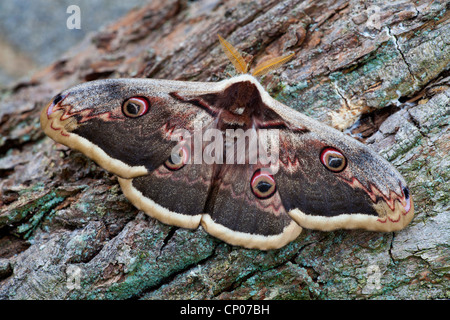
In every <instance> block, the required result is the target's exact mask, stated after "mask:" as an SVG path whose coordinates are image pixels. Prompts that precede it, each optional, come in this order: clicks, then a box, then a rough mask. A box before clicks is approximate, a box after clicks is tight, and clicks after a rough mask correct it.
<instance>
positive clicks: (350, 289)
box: [0, 0, 450, 299]
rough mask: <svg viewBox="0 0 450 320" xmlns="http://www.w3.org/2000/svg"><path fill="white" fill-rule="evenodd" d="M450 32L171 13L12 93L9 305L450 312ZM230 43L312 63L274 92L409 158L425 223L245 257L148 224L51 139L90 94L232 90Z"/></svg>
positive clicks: (441, 20) (360, 7)
mask: <svg viewBox="0 0 450 320" xmlns="http://www.w3.org/2000/svg"><path fill="white" fill-rule="evenodd" d="M449 20H450V6H449V3H448V2H447V1H444V0H441V1H431V0H419V1H397V0H391V1H373V2H372V1H371V2H368V1H353V0H352V1H343V0H334V1H332V0H328V1H299V0H285V1H274V0H254V1H237V0H231V1H220V0H202V1H195V2H190V1H180V0H169V1H154V2H152V3H151V4H149V5H148V6H146V7H145V8H143V9H141V10H137V11H133V12H130V13H129V14H128V15H127V16H125V17H124V18H123V19H121V20H120V21H118V22H117V23H115V24H113V25H111V26H109V27H108V28H105V29H104V30H102V31H101V32H99V33H97V34H94V35H93V36H92V37H90V38H88V39H86V40H85V41H84V42H83V43H82V44H81V45H79V46H78V47H77V48H74V49H72V50H71V51H70V52H69V53H68V54H67V55H66V56H65V57H62V58H61V59H60V60H58V61H56V62H55V63H54V64H52V65H51V66H49V67H48V68H46V69H45V70H42V71H41V72H39V73H38V74H36V75H35V76H34V77H33V78H32V79H30V80H29V81H27V82H21V83H17V84H16V85H15V86H14V87H12V88H8V89H3V90H2V91H1V97H0V99H1V100H0V103H1V105H0V134H1V137H0V178H1V181H0V208H1V209H0V299H124V298H141V299H182V298H185V299H340V298H345V299H361V298H368V299H445V298H447V299H448V298H449V297H450V296H449V292H450V288H449V283H450V282H449V277H450V274H449V270H450V252H449V251H450V250H449V238H450V221H449V219H450V218H449V217H450V200H449V194H450V186H449V178H450V157H449V150H450V142H449V141H450V131H449V114H450V71H449V66H450V24H449ZM217 34H220V35H222V36H223V37H224V38H226V39H227V40H228V41H230V42H231V43H233V44H235V45H236V46H237V47H238V48H239V49H240V50H241V51H243V52H245V53H246V57H247V58H248V59H249V60H250V59H251V58H252V59H253V63H257V62H258V61H261V59H264V58H266V57H272V56H278V55H281V54H285V53H288V52H295V53H296V57H295V59H294V60H292V61H291V62H290V63H288V64H287V65H286V66H285V67H284V68H281V69H280V70H278V71H276V72H273V73H271V74H270V75H267V76H265V77H264V78H263V79H261V82H262V84H263V85H264V86H265V87H266V88H267V89H268V91H269V92H270V93H271V94H272V96H274V97H275V98H276V99H278V100H280V101H282V102H283V103H285V104H287V105H289V106H291V107H293V108H295V109H297V110H299V111H301V112H304V113H306V114H308V115H309V116H311V117H314V118H316V119H319V120H321V121H323V122H326V123H328V124H329V125H331V126H334V127H336V128H339V129H341V130H347V132H349V134H353V135H354V136H355V137H357V138H359V139H361V140H362V141H364V142H365V143H367V144H368V145H370V146H371V147H372V148H374V149H375V150H377V151H378V152H380V153H381V154H382V155H383V156H385V157H386V158H387V159H388V160H389V161H391V162H392V163H393V164H394V165H395V166H396V167H397V168H398V169H399V171H400V172H401V173H402V174H403V175H404V176H405V178H406V180H407V181H408V183H409V186H410V190H411V193H412V195H413V199H414V200H415V207H416V216H415V218H414V220H413V221H412V223H411V224H410V225H409V226H408V227H407V228H406V229H404V230H402V231H400V232H395V233H376V232H366V231H357V230H356V231H335V232H318V231H311V230H304V231H303V233H302V234H301V235H300V237H299V238H298V239H297V240H296V241H294V242H292V243H291V244H289V245H287V246H286V247H284V248H282V249H279V250H272V251H268V252H263V251H258V250H247V249H243V248H239V247H232V246H230V245H227V244H225V243H223V242H221V241H219V240H217V239H214V238H212V237H210V236H209V235H207V234H206V233H205V232H204V231H203V230H202V229H201V228H200V229H198V230H185V229H180V228H175V227H172V226H167V225H164V224H161V223H159V222H158V221H155V220H154V219H152V218H150V217H148V216H146V215H145V214H144V213H142V212H139V211H138V210H137V209H135V208H134V207H133V206H132V205H131V204H130V203H129V202H128V201H127V199H126V198H125V197H124V196H123V195H122V193H121V191H120V188H119V186H118V183H117V179H116V178H115V177H114V176H113V175H111V174H109V173H107V172H106V171H104V170H102V169H101V168H99V167H98V166H96V165H95V163H93V162H92V161H90V160H89V159H87V158H86V157H84V156H83V155H82V154H80V153H78V152H76V151H72V150H69V149H68V148H66V147H65V146H62V145H59V144H55V143H54V142H53V141H52V140H50V139H49V138H47V137H46V136H45V135H44V134H43V132H42V131H41V129H40V125H39V117H38V115H39V112H40V110H41V109H42V108H43V107H44V106H45V104H46V103H48V101H50V99H51V98H52V97H53V96H54V95H55V94H57V93H58V92H59V91H61V90H63V89H66V88H68V87H70V86H72V85H75V84H77V83H80V82H84V81H88V80H94V79H99V78H112V77H119V76H120V77H151V78H164V79H179V80H201V81H217V80H220V79H224V78H226V77H228V75H227V73H228V72H232V68H231V67H230V65H229V63H228V61H227V60H226V56H225V55H224V54H223V53H222V52H221V49H220V47H219V44H218V41H217Z"/></svg>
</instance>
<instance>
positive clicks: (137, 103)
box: [122, 97, 150, 118]
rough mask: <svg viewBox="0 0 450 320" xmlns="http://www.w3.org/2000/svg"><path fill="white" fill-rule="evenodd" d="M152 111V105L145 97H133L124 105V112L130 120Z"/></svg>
mask: <svg viewBox="0 0 450 320" xmlns="http://www.w3.org/2000/svg"><path fill="white" fill-rule="evenodd" d="M149 109H150V103H149V102H148V100H147V99H146V98H144V97H132V98H129V99H127V100H125V102H124V103H123V104H122V112H123V114H124V115H126V116H127V117H129V118H138V117H140V116H143V115H144V114H146V113H147V112H148V110H149Z"/></svg>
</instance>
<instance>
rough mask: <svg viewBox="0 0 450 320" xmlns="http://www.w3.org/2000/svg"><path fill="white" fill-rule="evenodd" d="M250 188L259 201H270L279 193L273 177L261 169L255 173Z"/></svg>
mask: <svg viewBox="0 0 450 320" xmlns="http://www.w3.org/2000/svg"><path fill="white" fill-rule="evenodd" d="M250 187H251V189H252V192H253V194H254V195H255V196H256V197H257V198H258V199H268V198H270V197H271V196H273V195H274V193H275V192H276V191H277V185H276V183H275V179H274V178H273V176H272V175H271V174H269V173H267V172H265V171H262V170H261V169H258V170H256V171H255V173H253V176H252V179H251V180H250Z"/></svg>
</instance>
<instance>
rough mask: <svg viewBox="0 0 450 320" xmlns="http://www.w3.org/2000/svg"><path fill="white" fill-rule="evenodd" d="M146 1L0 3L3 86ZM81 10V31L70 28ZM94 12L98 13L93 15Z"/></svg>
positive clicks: (24, 0)
mask: <svg viewBox="0 0 450 320" xmlns="http://www.w3.org/2000/svg"><path fill="white" fill-rule="evenodd" d="M146 2H148V1H143V0H58V1H56V0H14V1H10V0H2V1H0V87H4V86H8V85H11V84H13V83H14V82H15V81H17V80H19V79H21V78H23V77H27V76H30V75H32V74H33V72H35V71H36V70H37V69H40V68H43V67H45V66H46V65H48V64H50V63H51V62H53V61H54V60H55V59H57V58H58V57H59V56H61V55H62V54H63V53H64V52H66V51H68V50H69V49H70V48H71V47H73V46H74V45H76V44H77V43H78V42H79V41H81V40H82V39H83V38H84V37H85V36H86V35H87V34H88V33H90V32H94V31H97V30H99V29H100V28H101V27H102V26H105V25H107V24H109V23H111V22H113V21H115V20H117V18H119V17H121V16H123V15H125V14H126V13H127V12H128V11H129V10H131V9H133V8H139V7H141V6H142V5H143V4H144V3H146ZM71 5H76V6H78V7H79V8H80V13H81V14H80V18H81V19H80V22H81V23H80V27H81V28H80V29H68V28H67V20H68V18H69V17H70V16H71V15H72V14H73V13H67V8H68V7H69V6H71ZM92 13H94V14H92Z"/></svg>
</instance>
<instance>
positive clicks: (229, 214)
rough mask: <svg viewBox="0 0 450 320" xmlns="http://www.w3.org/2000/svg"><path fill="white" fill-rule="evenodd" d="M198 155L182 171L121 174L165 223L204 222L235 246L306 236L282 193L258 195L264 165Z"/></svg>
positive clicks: (277, 243)
mask: <svg viewBox="0 0 450 320" xmlns="http://www.w3.org/2000/svg"><path fill="white" fill-rule="evenodd" d="M191 143H192V145H191V147H190V149H191V150H194V148H195V146H194V142H193V141H192V142H191ZM203 147H204V146H203ZM203 149H204V148H202V150H203ZM193 158H194V157H191V163H188V164H186V165H184V166H182V167H181V168H180V169H177V170H170V169H169V168H168V167H167V165H162V166H160V167H159V168H157V169H156V170H154V171H153V172H151V173H150V174H148V175H144V176H140V177H136V178H134V179H122V178H119V182H120V185H121V187H122V190H123V192H124V194H125V195H126V197H127V198H128V199H129V200H130V201H131V202H132V203H133V204H134V205H135V206H136V207H137V208H139V209H141V210H143V211H145V212H146V213H147V214H149V215H150V216H152V217H154V218H156V219H158V220H159V221H161V222H164V223H167V224H171V225H176V226H180V227H185V228H197V227H198V226H199V224H200V223H201V224H202V226H203V227H204V229H205V230H206V231H207V232H208V233H210V234H211V235H213V236H215V237H217V238H219V239H222V240H224V241H226V242H227V243H230V244H233V245H240V246H243V247H246V248H258V249H262V250H267V249H274V248H280V247H282V246H284V245H285V244H287V243H289V242H290V241H292V240H294V239H295V238H296V237H297V236H298V235H299V234H300V232H301V227H300V226H298V224H297V223H295V222H294V221H293V220H292V219H291V217H290V216H289V215H288V214H287V212H286V210H285V209H284V207H283V204H282V203H281V200H280V196H279V194H278V193H277V192H275V193H274V194H273V195H272V196H271V197H270V198H269V199H258V198H257V197H255V195H254V194H253V192H252V189H251V181H252V177H253V175H254V173H255V171H256V170H258V169H260V168H261V167H262V166H261V165H256V164H255V165H253V164H249V163H248V161H247V162H246V164H236V163H235V164H207V163H204V162H202V163H195V161H193ZM203 160H204V159H202V161H203Z"/></svg>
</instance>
